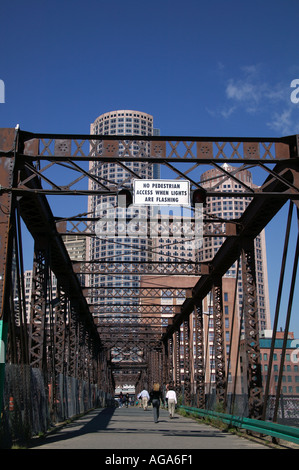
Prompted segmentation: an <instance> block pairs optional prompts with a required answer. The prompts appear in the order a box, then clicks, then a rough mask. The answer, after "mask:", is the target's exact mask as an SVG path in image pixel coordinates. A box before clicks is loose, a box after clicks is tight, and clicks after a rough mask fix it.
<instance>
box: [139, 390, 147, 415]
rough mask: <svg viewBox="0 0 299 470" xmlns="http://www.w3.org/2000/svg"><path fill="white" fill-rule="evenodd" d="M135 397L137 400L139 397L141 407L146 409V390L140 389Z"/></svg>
mask: <svg viewBox="0 0 299 470" xmlns="http://www.w3.org/2000/svg"><path fill="white" fill-rule="evenodd" d="M137 398H138V400H140V399H141V401H142V407H143V409H144V410H145V411H146V410H147V407H148V401H149V393H148V391H147V390H145V389H144V390H142V392H140V393H139V395H137Z"/></svg>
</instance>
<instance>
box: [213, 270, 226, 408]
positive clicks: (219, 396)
mask: <svg viewBox="0 0 299 470" xmlns="http://www.w3.org/2000/svg"><path fill="white" fill-rule="evenodd" d="M213 318H214V344H215V367H216V374H215V375H216V400H217V402H218V403H221V404H222V405H223V406H224V407H226V397H225V390H226V374H225V352H224V328H223V301H222V278H221V277H218V278H217V279H215V282H214V286H213Z"/></svg>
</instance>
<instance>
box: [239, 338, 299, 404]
mask: <svg viewBox="0 0 299 470" xmlns="http://www.w3.org/2000/svg"><path fill="white" fill-rule="evenodd" d="M272 334H273V332H272V330H264V331H262V332H261V334H260V339H259V343H260V357H261V373H262V385H263V388H264V389H265V386H266V381H267V375H268V374H269V359H270V352H271V342H272ZM283 338H284V332H283V331H277V333H276V339H275V344H274V351H273V363H272V371H271V380H270V389H269V395H276V392H277V383H278V376H279V368H280V360H281V355H282V346H283ZM297 345H298V346H299V339H298V340H297V341H296V340H295V339H294V333H292V332H289V333H288V339H287V345H286V352H285V360H284V367H283V375H282V385H281V393H282V394H283V395H284V396H285V395H288V396H291V395H293V396H297V397H298V396H299V357H297V349H298V346H297ZM240 365H241V381H242V391H243V392H245V391H246V390H247V379H246V370H247V365H246V354H245V343H244V342H241V351H240Z"/></svg>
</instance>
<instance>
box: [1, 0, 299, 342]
mask: <svg viewBox="0 0 299 470" xmlns="http://www.w3.org/2000/svg"><path fill="white" fill-rule="evenodd" d="M298 14H299V4H298V1H297V0H284V1H282V0H275V1H274V2H273V1H268V0H262V1H261V0H260V1H256V0H254V1H251V2H244V1H240V0H238V1H237V0H226V1H223V0H216V1H200V0H185V1H178V0H171V1H170V0H159V1H157V0H152V1H150V2H148V1H142V0H139V1H138V0H127V1H122V0H116V1H102V0H85V1H84V2H83V1H79V0H60V1H57V0H52V1H49V0H26V1H24V0H14V1H11V0H2V2H1V45H0V51H1V52H0V58H1V60H0V79H1V80H3V82H4V84H5V103H0V127H14V126H15V125H16V124H19V125H20V127H21V129H23V130H27V131H33V132H53V133H54V132H55V133H83V134H84V133H86V134H87V133H89V125H90V123H91V122H93V121H94V120H95V118H96V117H97V116H98V115H100V114H102V113H104V112H107V111H111V110H115V109H137V110H141V111H145V112H148V113H150V114H152V115H153V116H154V125H155V127H158V128H159V129H160V130H161V134H162V135H174V136H175V135H177V136H179V135H181V136H183V135H184V136H188V135H189V136H196V135H199V136H256V137H260V136H261V137H265V136H267V137H268V136H269V137H277V136H283V135H291V134H296V133H299V103H293V102H292V101H291V99H290V97H291V92H292V88H291V87H290V85H291V82H292V81H293V80H294V79H297V78H299V62H298V51H297V44H298ZM285 212H286V211H284V212H283V213H282V215H281V216H280V218H279V219H277V221H276V220H275V221H273V223H272V225H271V230H272V227H273V230H272V235H271V236H270V235H269V237H268V238H267V244H268V259H269V282H270V294H271V307H272V311H273V310H274V307H275V300H274V299H275V297H274V294H273V292H275V289H276V287H275V286H276V284H277V276H278V273H277V269H279V265H280V259H279V260H278V265H277V260H276V257H277V253H279V250H280V248H279V247H278V242H277V240H275V237H274V235H273V234H274V233H275V234H276V233H279V234H280V235H279V237H280V239H281V237H282V234H281V233H280V232H281V226H282V221H284V220H285ZM273 253H275V257H274V255H273ZM277 266H278V268H277ZM296 310H297V312H295V311H294V313H293V317H295V314H296V313H298V309H297V307H296ZM297 323H298V324H299V322H297ZM280 325H281V326H283V324H282V323H280ZM292 326H293V325H292ZM295 326H296V325H295ZM295 326H294V329H295ZM296 328H298V329H297V336H298V337H299V327H297V326H296Z"/></svg>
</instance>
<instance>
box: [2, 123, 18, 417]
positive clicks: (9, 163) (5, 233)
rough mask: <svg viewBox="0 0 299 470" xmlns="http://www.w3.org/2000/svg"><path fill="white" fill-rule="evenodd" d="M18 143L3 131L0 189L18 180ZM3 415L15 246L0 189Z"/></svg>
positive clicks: (8, 203)
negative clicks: (16, 178) (16, 171)
mask: <svg viewBox="0 0 299 470" xmlns="http://www.w3.org/2000/svg"><path fill="white" fill-rule="evenodd" d="M17 146H18V133H17V132H16V131H15V129H2V130H1V131H0V150H1V152H3V153H4V154H3V155H1V156H0V188H2V187H3V188H12V187H13V185H14V182H15V177H16V175H15V172H14V166H15V156H16V152H17ZM0 202H1V211H0V250H1V251H0V302H1V306H0V308H1V310H0V417H1V416H2V406H3V393H4V382H5V361H6V347H7V335H8V323H9V320H10V314H11V301H12V287H11V272H12V246H13V238H14V233H13V229H14V224H12V217H13V210H14V208H13V206H14V203H13V196H12V192H1V191H0Z"/></svg>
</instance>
